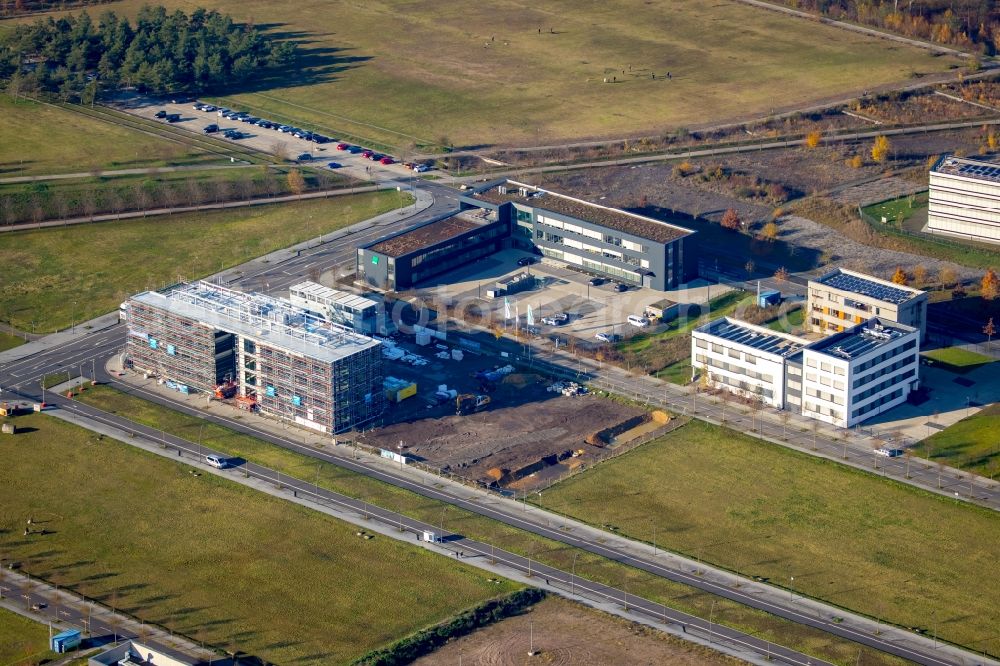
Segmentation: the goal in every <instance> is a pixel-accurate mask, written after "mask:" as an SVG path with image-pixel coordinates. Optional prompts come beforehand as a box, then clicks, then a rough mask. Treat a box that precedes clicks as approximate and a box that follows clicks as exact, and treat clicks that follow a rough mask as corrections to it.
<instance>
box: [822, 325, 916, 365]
mask: <svg viewBox="0 0 1000 666" xmlns="http://www.w3.org/2000/svg"><path fill="white" fill-rule="evenodd" d="M916 330H917V329H915V328H913V327H911V326H904V325H903V324H897V323H895V322H891V321H887V320H885V319H880V318H878V317H873V318H872V319H869V320H868V321H866V322H864V323H863V324H858V325H857V326H855V327H854V328H852V329H849V330H846V331H843V332H842V333H837V334H835V335H831V336H830V337H828V338H823V339H822V340H819V341H817V342H814V343H813V344H811V345H809V346H808V347H807V348H806V349H807V351H811V352H816V353H818V354H823V355H825V356H832V357H834V358H840V359H847V360H851V359H855V358H858V357H861V356H864V355H865V354H868V353H870V352H872V351H875V350H876V349H878V348H879V347H883V346H885V345H887V344H889V343H890V342H895V341H896V340H899V339H900V338H902V337H903V336H905V335H907V334H908V333H914V332H915V331H916Z"/></svg>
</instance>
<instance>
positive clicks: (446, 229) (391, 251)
mask: <svg viewBox="0 0 1000 666" xmlns="http://www.w3.org/2000/svg"><path fill="white" fill-rule="evenodd" d="M492 221H493V220H490V219H488V218H487V217H486V216H485V215H474V214H470V213H459V214H457V215H452V216H451V217H446V218H443V219H440V220H434V221H432V222H428V223H427V224H422V225H420V226H419V227H414V228H413V229H408V230H406V231H402V232H400V233H398V234H395V235H393V236H389V237H388V238H384V239H382V240H380V241H378V242H376V243H373V244H371V245H369V246H367V247H366V248H365V249H368V250H372V251H373V252H378V253H379V254H384V255H385V256H387V257H393V258H396V257H401V256H403V255H406V254H409V253H411V252H415V251H416V250H419V249H421V248H425V247H430V246H431V245H436V244H438V243H441V242H443V241H446V240H449V239H451V238H454V237H456V236H459V235H461V234H464V233H465V232H467V231H472V230H473V229H476V228H478V227H481V226H484V225H485V224H487V223H489V222H492Z"/></svg>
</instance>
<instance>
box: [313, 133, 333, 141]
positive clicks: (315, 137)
mask: <svg viewBox="0 0 1000 666" xmlns="http://www.w3.org/2000/svg"><path fill="white" fill-rule="evenodd" d="M313 141H315V142H316V143H330V142H331V141H333V139H331V138H330V137H328V136H323V135H322V134H313Z"/></svg>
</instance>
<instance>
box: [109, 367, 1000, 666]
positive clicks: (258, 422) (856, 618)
mask: <svg viewBox="0 0 1000 666" xmlns="http://www.w3.org/2000/svg"><path fill="white" fill-rule="evenodd" d="M108 369H109V371H115V370H117V368H114V367H112V366H110V364H109V368H108ZM124 380H127V383H126V381H123V383H126V385H131V386H134V387H136V388H139V389H141V390H142V391H146V392H150V393H156V394H159V395H161V396H163V397H167V398H169V399H171V400H173V401H176V402H180V403H184V404H186V405H188V407H189V408H190V409H192V410H196V411H198V412H203V413H210V414H213V415H215V416H220V417H225V418H230V419H231V418H232V417H233V416H236V415H239V416H240V417H241V418H240V424H241V425H242V426H245V427H250V428H252V429H254V430H257V431H259V432H262V433H266V434H269V435H273V436H277V437H281V438H283V439H286V440H287V439H291V440H293V441H294V442H296V443H299V444H303V445H305V446H307V447H311V448H314V449H316V450H317V452H322V454H324V455H328V456H334V457H339V458H343V459H352V460H354V461H355V462H358V463H360V464H363V465H365V466H368V467H371V468H373V469H378V470H380V471H381V472H382V473H383V474H389V475H392V476H395V477H400V478H405V479H408V480H410V481H411V482H415V483H418V484H420V485H423V486H436V487H438V488H446V489H447V491H448V492H449V493H450V494H452V495H454V496H456V497H459V498H461V499H464V500H466V501H469V502H473V503H476V504H478V505H480V506H484V507H490V508H492V509H494V510H500V511H501V512H502V513H503V514H505V515H507V516H516V518H517V521H519V522H526V523H530V524H532V525H533V526H535V527H536V528H538V529H539V530H542V531H543V532H548V533H550V534H552V535H553V537H552V538H556V539H557V540H563V539H564V538H565V537H570V538H571V539H577V540H580V541H583V542H587V543H591V544H600V546H601V547H603V548H610V549H614V550H615V551H617V552H619V553H623V554H626V555H628V556H630V557H633V558H635V559H637V560H640V561H642V562H644V563H646V564H649V565H650V568H651V569H652V570H654V571H655V570H657V569H659V570H662V571H664V572H667V571H670V572H674V573H679V574H682V575H683V576H684V577H686V578H688V579H689V580H698V581H700V582H703V583H706V582H707V583H709V584H711V585H713V586H715V587H717V588H719V589H727V590H735V589H738V590H740V591H742V592H743V593H744V594H747V595H750V596H751V597H753V598H755V599H757V600H759V601H760V602H762V603H764V604H766V605H771V606H775V607H779V608H785V609H789V608H790V609H794V610H795V611H796V613H797V614H799V615H801V616H802V617H803V618H804V619H805V618H808V619H809V620H810V621H813V620H815V621H819V622H822V623H824V624H836V625H837V626H838V627H841V628H849V629H851V630H853V631H856V632H857V633H858V634H859V635H868V636H879V637H881V638H882V639H883V640H888V641H891V642H892V643H894V644H897V645H900V646H908V647H911V648H913V649H918V648H919V649H921V650H934V651H935V652H939V653H940V654H948V655H949V656H950V657H952V658H954V659H956V660H957V661H959V662H961V661H962V660H966V661H968V660H970V659H972V660H973V663H990V664H997V663H1000V662H995V661H991V660H986V659H983V658H982V657H977V656H975V655H972V654H971V653H969V652H967V651H965V650H963V649H961V648H958V647H955V646H951V645H947V644H942V643H940V642H939V641H936V640H935V641H933V642H932V641H931V639H930V638H928V637H926V636H922V635H919V634H915V633H912V632H909V631H907V630H905V629H902V628H898V627H893V626H887V625H885V624H884V623H883V622H880V621H878V620H875V619H871V618H868V617H865V616H862V615H858V614H855V613H852V612H850V611H847V610H845V609H842V608H839V607H836V606H832V605H829V604H826V603H824V602H822V601H818V600H815V599H811V598H806V597H801V596H799V595H796V594H795V592H794V590H789V589H786V588H781V587H776V586H774V585H766V584H763V583H760V582H757V581H754V580H751V579H748V578H745V577H742V576H739V575H737V574H734V573H731V572H728V571H724V570H721V569H716V568H714V567H711V566H707V565H705V564H704V563H702V562H698V561H696V560H692V559H689V558H686V557H683V556H680V555H677V554H674V553H670V552H665V551H664V550H662V549H654V547H652V546H650V545H647V544H644V543H642V542H639V541H634V540H631V539H626V538H623V537H621V536H619V535H617V534H612V533H610V532H605V531H603V530H600V529H598V528H595V527H591V526H589V525H586V524H584V523H582V522H579V521H576V520H573V519H570V518H566V517H563V516H560V515H558V514H555V513H551V512H549V511H546V510H544V509H541V508H539V507H536V506H534V505H528V504H526V503H524V502H518V501H517V500H516V499H515V500H512V499H508V498H505V497H502V496H499V495H498V494H496V493H492V492H488V491H485V490H482V489H478V488H472V487H469V486H466V485H464V484H462V483H459V482H457V481H453V480H451V479H448V478H445V477H442V476H438V475H435V474H431V473H429V472H425V471H422V470H420V469H417V468H414V467H411V466H401V465H398V464H396V463H394V462H392V461H389V460H386V459H384V458H381V457H378V456H375V455H372V454H369V453H366V452H364V451H358V450H355V449H353V448H351V447H349V446H342V445H340V446H338V445H337V444H336V440H334V442H335V443H334V446H333V447H331V446H329V439H328V438H326V437H323V436H321V435H318V434H313V433H312V432H309V431H306V430H304V429H299V428H294V427H286V426H283V424H281V423H279V422H276V421H273V420H271V419H268V418H266V417H263V416H258V415H256V414H248V413H247V412H242V411H238V410H236V408H234V407H230V406H229V405H225V404H223V403H221V402H218V401H211V402H206V401H205V400H204V399H200V398H195V397H193V396H183V395H181V394H178V393H176V392H174V391H169V390H167V389H165V388H163V387H161V386H159V385H157V384H156V381H155V380H152V379H149V380H145V379H141V378H139V377H137V376H135V375H133V374H131V373H129V374H128V375H127V376H126V377H125V378H124ZM556 535H559V536H556Z"/></svg>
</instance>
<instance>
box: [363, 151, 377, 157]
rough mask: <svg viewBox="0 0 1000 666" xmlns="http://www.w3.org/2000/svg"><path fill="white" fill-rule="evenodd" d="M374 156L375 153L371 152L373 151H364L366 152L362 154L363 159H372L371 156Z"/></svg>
mask: <svg viewBox="0 0 1000 666" xmlns="http://www.w3.org/2000/svg"><path fill="white" fill-rule="evenodd" d="M374 154H375V153H374V152H373V151H371V150H366V151H364V152H362V153H361V157H371V156H372V155H374Z"/></svg>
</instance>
